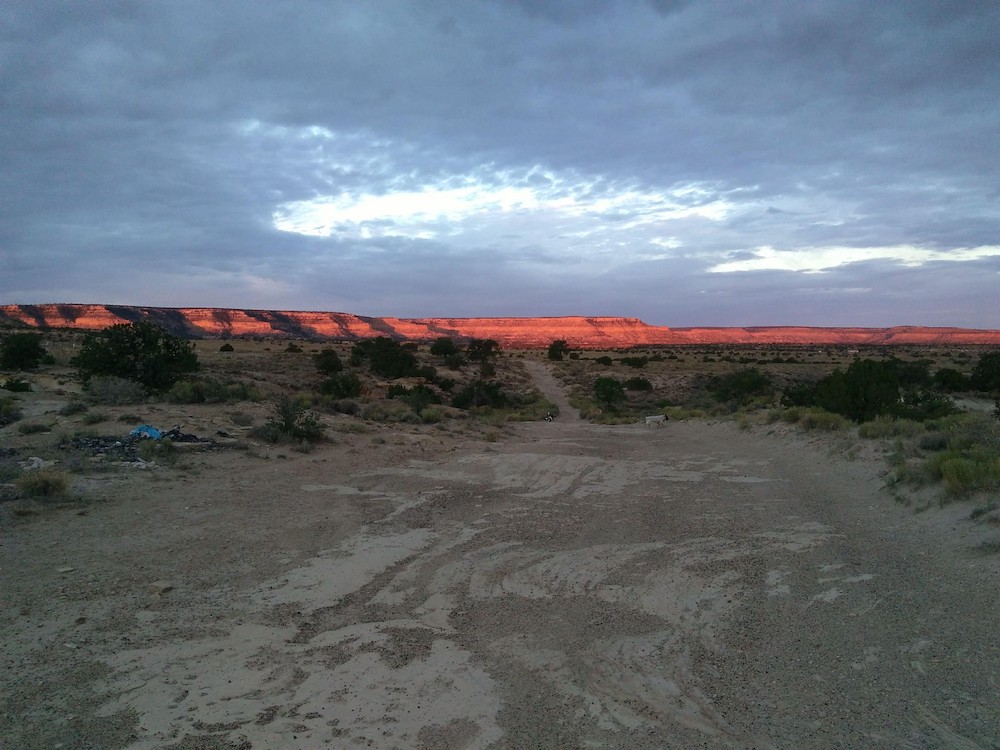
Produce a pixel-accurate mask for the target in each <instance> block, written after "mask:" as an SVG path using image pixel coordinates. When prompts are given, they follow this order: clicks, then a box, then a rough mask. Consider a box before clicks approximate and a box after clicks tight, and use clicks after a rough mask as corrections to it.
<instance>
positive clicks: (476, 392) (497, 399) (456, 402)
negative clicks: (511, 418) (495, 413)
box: [451, 380, 508, 409]
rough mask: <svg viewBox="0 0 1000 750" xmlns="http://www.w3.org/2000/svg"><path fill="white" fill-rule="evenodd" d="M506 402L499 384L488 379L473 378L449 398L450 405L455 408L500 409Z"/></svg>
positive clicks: (505, 396)
mask: <svg viewBox="0 0 1000 750" xmlns="http://www.w3.org/2000/svg"><path fill="white" fill-rule="evenodd" d="M507 404H508V398H507V394H506V393H505V392H504V390H503V388H502V387H501V386H500V384H499V383H496V382H493V381H488V380H473V381H472V382H471V383H469V384H468V385H466V386H465V387H464V388H462V390H460V391H459V392H458V393H457V394H455V396H454V397H453V398H452V400H451V405H452V406H454V407H455V408H457V409H473V408H476V407H490V408H494V409H502V408H503V407H505V406H507Z"/></svg>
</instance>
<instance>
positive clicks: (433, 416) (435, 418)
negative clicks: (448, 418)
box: [420, 406, 445, 424]
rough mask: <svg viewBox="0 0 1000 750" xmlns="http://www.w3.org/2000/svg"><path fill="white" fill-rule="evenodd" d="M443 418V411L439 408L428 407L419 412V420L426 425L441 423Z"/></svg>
mask: <svg viewBox="0 0 1000 750" xmlns="http://www.w3.org/2000/svg"><path fill="white" fill-rule="evenodd" d="M444 417H445V414H444V409H442V408H441V407H440V406H428V407H426V408H425V409H423V410H422V411H421V412H420V419H421V420H423V421H424V422H427V423H428V424H430V423H436V422H441V421H443V420H444Z"/></svg>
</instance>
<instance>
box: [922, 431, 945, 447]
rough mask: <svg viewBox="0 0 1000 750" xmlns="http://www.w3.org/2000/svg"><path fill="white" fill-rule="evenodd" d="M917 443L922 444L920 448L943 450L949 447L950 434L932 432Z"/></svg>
mask: <svg viewBox="0 0 1000 750" xmlns="http://www.w3.org/2000/svg"><path fill="white" fill-rule="evenodd" d="M917 445H918V446H920V450H924V451H943V450H944V449H945V448H947V447H948V436H947V435H944V434H942V433H940V432H932V433H930V434H929V435H924V436H923V437H922V438H920V442H919V443H917Z"/></svg>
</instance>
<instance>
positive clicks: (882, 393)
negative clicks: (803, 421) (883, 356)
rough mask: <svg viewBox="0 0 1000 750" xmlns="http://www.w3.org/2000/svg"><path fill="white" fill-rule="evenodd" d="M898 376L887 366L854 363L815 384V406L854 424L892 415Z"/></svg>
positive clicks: (897, 398) (895, 371)
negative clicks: (845, 369) (843, 417)
mask: <svg viewBox="0 0 1000 750" xmlns="http://www.w3.org/2000/svg"><path fill="white" fill-rule="evenodd" d="M899 388H900V382H899V374H898V372H897V368H896V367H895V366H894V365H893V364H892V363H890V362H875V361H874V360H870V359H862V360H857V361H856V362H854V363H853V364H851V366H850V367H848V368H847V371H846V372H843V371H841V370H840V369H839V368H838V369H836V370H834V371H833V373H832V374H831V375H829V376H827V377H825V378H823V379H822V380H820V381H819V382H818V383H817V384H816V391H815V404H816V405H817V406H820V407H822V408H823V409H826V410H827V411H829V412H833V413H835V414H841V415H843V416H845V417H847V418H849V419H851V420H853V421H855V422H865V421H868V420H870V419H873V418H874V417H876V416H877V415H879V414H886V413H889V412H891V411H892V410H893V409H894V408H896V407H897V405H898V404H899Z"/></svg>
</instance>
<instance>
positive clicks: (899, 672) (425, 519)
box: [0, 415, 1000, 750]
mask: <svg viewBox="0 0 1000 750" xmlns="http://www.w3.org/2000/svg"><path fill="white" fill-rule="evenodd" d="M450 448H457V449H456V450H450ZM352 450H353V451H354V452H353V453H352V452H351V451H352ZM366 450H368V449H366ZM400 450H402V449H400ZM407 451H408V452H406V453H405V455H403V454H400V455H394V454H391V453H390V452H388V451H387V452H386V453H385V454H383V455H377V454H376V455H369V454H370V453H371V451H370V450H369V451H368V453H366V452H365V451H364V450H360V449H358V448H351V447H350V446H345V445H338V446H334V447H331V448H329V449H325V451H319V452H317V453H314V454H312V455H309V456H297V455H292V456H290V457H289V458H287V459H277V458H275V459H272V460H270V461H256V462H253V461H250V460H249V459H248V458H247V457H246V456H242V455H240V456H232V457H225V456H223V457H217V458H214V459H212V460H213V461H214V463H212V464H210V465H209V466H207V467H206V468H204V469H203V470H201V471H200V472H198V473H197V474H196V475H194V476H187V477H180V478H171V479H165V480H163V481H161V482H159V483H154V486H155V487H156V492H155V493H148V492H147V491H146V490H148V488H149V483H148V480H144V479H143V480H140V479H137V480H136V481H135V483H134V484H133V485H129V486H130V487H132V490H131V492H132V494H131V496H129V493H128V492H127V491H126V492H125V493H124V494H125V496H124V497H119V498H118V499H116V500H114V501H110V502H108V503H106V504H103V505H97V506H93V508H92V509H91V510H90V511H89V512H88V514H87V515H86V516H75V515H73V513H72V511H65V512H60V513H57V514H55V515H53V516H52V517H47V518H42V519H38V520H36V521H33V522H31V523H28V524H23V525H19V526H16V527H14V528H8V529H5V530H4V532H3V533H4V546H3V552H4V560H3V571H2V575H3V580H2V583H3V587H4V604H5V614H4V619H3V631H4V644H5V646H4V649H5V654H4V656H5V664H6V672H5V675H4V677H3V678H2V680H3V682H2V684H0V688H2V690H3V692H4V693H5V695H6V696H7V697H6V698H5V699H4V701H5V706H4V708H5V710H6V711H7V712H8V713H7V716H6V717H5V718H4V720H3V721H4V725H3V726H2V727H0V729H2V730H3V731H2V732H0V736H3V737H6V742H7V744H6V745H3V747H5V748H6V747H9V748H12V749H13V748H42V747H45V748H52V747H59V746H60V745H59V743H62V745H61V746H62V747H66V748H104V747H130V748H165V747H180V748H185V749H186V750H192V749H193V748H250V747H252V748H317V747H331V748H353V747H373V748H419V749H422V750H431V749H438V748H470V749H471V748H666V747H677V748H700V747H704V748H751V747H755V748H806V747H808V748H956V747H958V748H996V747H998V746H1000V745H998V744H997V739H996V738H997V737H1000V697H998V696H1000V690H998V687H1000V685H998V680H1000V671H998V667H1000V642H998V640H997V637H996V634H997V630H996V627H997V615H998V604H997V603H998V595H997V590H998V585H997V584H998V581H1000V578H998V566H997V562H996V559H995V557H994V558H989V557H983V556H977V555H975V554H973V553H971V552H970V551H969V550H968V549H967V548H966V547H963V546H962V544H961V542H960V540H958V541H956V535H955V534H942V533H939V531H940V529H939V527H940V524H939V523H937V522H936V521H934V520H928V519H927V518H923V517H917V516H914V515H913V514H912V512H910V511H908V510H906V509H904V508H901V507H900V506H898V505H896V504H894V503H893V502H892V500H891V499H889V498H888V497H886V495H885V494H884V493H883V492H881V491H880V484H881V483H880V480H879V478H878V476H877V471H876V470H877V468H878V467H877V466H876V465H875V464H869V463H866V462H863V461H853V462H851V461H844V460H840V459H838V458H834V457H831V456H830V455H829V452H828V449H827V448H824V447H823V446H822V445H813V444H810V443H807V442H806V440H805V439H804V438H802V437H800V436H796V435H795V434H791V435H770V434H767V433H765V432H763V431H758V432H753V433H751V432H741V431H739V430H738V429H736V428H735V427H734V426H733V425H731V424H705V423H698V422H683V423H669V424H668V425H667V426H666V427H664V428H662V429H656V428H646V427H643V426H624V427H600V426H593V425H588V424H585V423H582V422H578V421H572V420H569V419H566V418H565V415H564V417H563V418H561V419H560V420H559V421H558V422H557V423H553V424H546V423H540V424H526V425H522V426H520V427H517V428H516V429H515V431H514V433H513V434H512V436H511V437H509V439H506V440H503V441H500V442H496V443H477V444H474V445H470V446H465V447H461V446H453V445H448V444H447V443H441V444H438V445H437V446H436V447H435V446H431V445H428V446H427V449H426V450H424V451H423V452H419V451H417V450H415V449H414V450H411V449H407ZM143 482H146V483H145V484H143ZM144 488H145V489H144ZM939 520H940V518H939ZM157 581H163V583H162V584H157V583H156V582H157ZM165 586H169V587H171V588H169V589H167V590H163V589H164V587H165ZM3 742H4V741H3V740H0V744H2V743H3Z"/></svg>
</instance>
